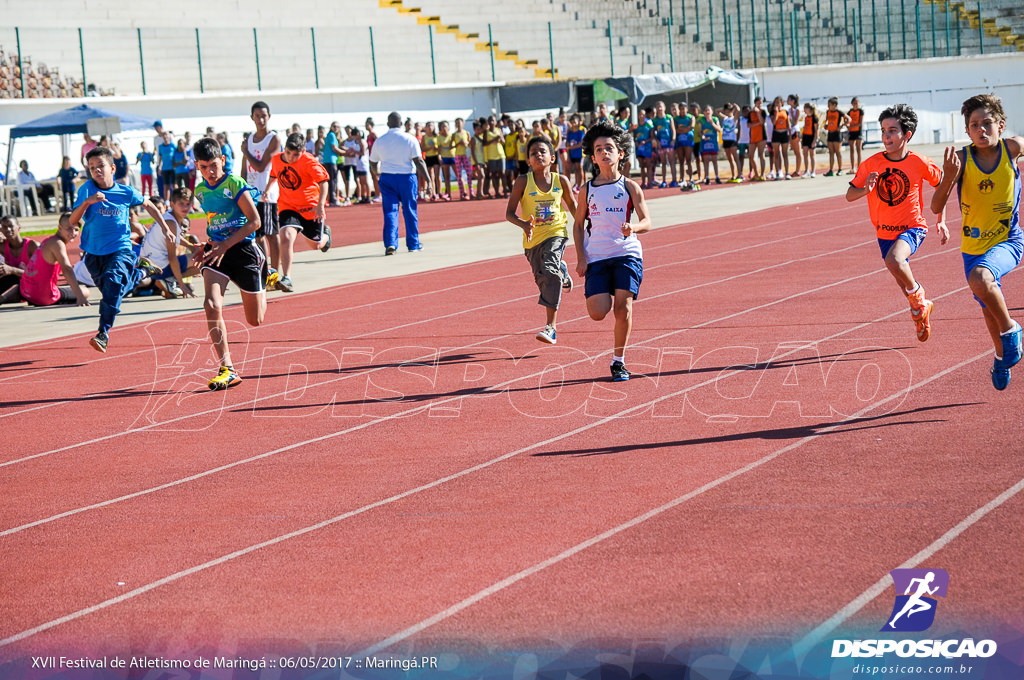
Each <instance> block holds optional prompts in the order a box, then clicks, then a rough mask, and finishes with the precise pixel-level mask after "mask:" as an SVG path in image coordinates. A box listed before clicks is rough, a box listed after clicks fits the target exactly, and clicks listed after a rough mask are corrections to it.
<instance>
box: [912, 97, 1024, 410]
mask: <svg viewBox="0 0 1024 680" xmlns="http://www.w3.org/2000/svg"><path fill="white" fill-rule="evenodd" d="M961 113H963V116H964V122H965V123H966V125H967V134H968V135H969V136H970V138H971V142H972V144H971V145H970V146H966V147H964V148H963V149H954V148H952V147H950V148H947V149H946V152H945V155H944V158H943V164H942V182H940V183H939V186H938V188H936V190H935V194H934V195H933V196H932V206H931V207H932V212H938V211H939V210H942V209H943V208H944V207H945V205H946V201H947V200H948V199H949V194H950V193H951V192H952V190H953V186H954V185H955V186H956V187H957V193H958V194H959V197H960V211H961V213H963V220H964V221H963V235H962V239H961V245H960V250H961V251H962V253H963V260H964V274H965V275H966V276H967V283H968V284H969V285H970V287H971V292H972V293H974V298H975V299H976V300H977V301H978V302H979V303H980V304H981V311H982V314H983V315H984V317H985V326H986V327H987V328H988V332H989V336H990V337H991V338H992V344H993V345H994V346H995V359H994V360H993V362H992V370H991V374H992V385H993V386H994V387H995V388H996V389H997V390H1005V389H1006V388H1007V387H1008V386H1009V384H1010V369H1011V368H1012V367H1013V366H1015V365H1016V364H1017V363H1018V362H1020V360H1021V326H1020V324H1019V323H1017V322H1016V321H1014V320H1013V318H1012V317H1011V316H1010V311H1009V309H1008V308H1007V305H1006V300H1005V298H1003V291H1002V286H1001V285H1000V279H1002V277H1003V276H1005V275H1006V274H1008V273H1010V271H1012V270H1013V269H1014V268H1015V267H1016V266H1017V265H1019V264H1020V261H1021V255H1022V254H1024V233H1022V231H1021V226H1020V199H1021V181H1020V170H1019V169H1018V168H1017V160H1018V159H1019V158H1020V157H1021V156H1022V155H1024V137H1007V138H1005V139H1003V138H1002V134H1003V131H1004V130H1005V129H1006V115H1005V114H1004V113H1003V104H1002V101H1001V100H1000V99H999V97H996V96H995V95H991V94H979V95H975V96H973V97H971V98H970V99H968V100H967V101H965V102H964V104H963V107H962V108H961Z"/></svg>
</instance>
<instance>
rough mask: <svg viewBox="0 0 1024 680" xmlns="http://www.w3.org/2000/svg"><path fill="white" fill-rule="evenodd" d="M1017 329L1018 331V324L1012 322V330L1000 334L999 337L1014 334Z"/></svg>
mask: <svg viewBox="0 0 1024 680" xmlns="http://www.w3.org/2000/svg"><path fill="white" fill-rule="evenodd" d="M1019 329H1020V324H1019V323H1017V322H1016V321H1014V322H1013V328H1011V329H1010V330H1008V331H1006V332H1005V333H1000V334H999V335H1000V336H1003V335H1009V334H1010V333H1016V332H1017V331H1018V330H1019Z"/></svg>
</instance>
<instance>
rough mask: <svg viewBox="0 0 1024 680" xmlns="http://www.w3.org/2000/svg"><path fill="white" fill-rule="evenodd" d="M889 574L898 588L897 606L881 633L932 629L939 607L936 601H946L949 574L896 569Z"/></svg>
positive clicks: (923, 570)
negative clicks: (941, 599) (942, 598)
mask: <svg viewBox="0 0 1024 680" xmlns="http://www.w3.org/2000/svg"><path fill="white" fill-rule="evenodd" d="M889 573H890V574H891V575H892V580H893V583H895V585H896V603H895V604H894V605H893V607H892V614H890V615H889V620H888V622H887V623H886V624H885V625H884V626H882V629H881V630H883V631H902V632H917V631H922V630H928V629H929V628H931V625H932V623H934V622H935V610H936V608H937V607H938V604H939V601H938V600H937V599H935V598H936V596H938V597H946V591H947V589H948V588H949V573H948V572H947V571H946V570H945V569H893V570H892V571H891V572H889ZM901 593H902V594H901Z"/></svg>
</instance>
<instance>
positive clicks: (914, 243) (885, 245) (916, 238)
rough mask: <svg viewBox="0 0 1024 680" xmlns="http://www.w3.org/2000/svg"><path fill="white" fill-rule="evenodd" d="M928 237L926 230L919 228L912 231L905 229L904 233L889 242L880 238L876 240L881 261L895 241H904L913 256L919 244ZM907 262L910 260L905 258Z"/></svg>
mask: <svg viewBox="0 0 1024 680" xmlns="http://www.w3.org/2000/svg"><path fill="white" fill-rule="evenodd" d="M927 235H928V230H927V229H921V228H920V227H914V228H913V229H907V230H906V231H905V232H903V233H902V234H900V235H899V236H897V237H896V238H894V239H892V240H889V239H884V238H880V239H878V248H879V250H881V251H882V259H883V260H884V259H885V258H886V257H887V256H888V255H889V251H890V250H891V249H892V247H893V246H894V245H895V244H896V241H906V242H907V244H908V245H909V246H910V254H911V255H913V254H914V253H916V252H917V249H918V248H920V247H921V243H923V242H924V237H925V236H927ZM907 262H910V258H909V257H908V258H907Z"/></svg>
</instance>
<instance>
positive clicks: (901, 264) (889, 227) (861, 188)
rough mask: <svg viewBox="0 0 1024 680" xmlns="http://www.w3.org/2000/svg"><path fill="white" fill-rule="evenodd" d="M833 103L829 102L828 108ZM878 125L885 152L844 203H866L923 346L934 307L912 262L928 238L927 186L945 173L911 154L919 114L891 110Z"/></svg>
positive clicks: (866, 167) (940, 228) (942, 232)
mask: <svg viewBox="0 0 1024 680" xmlns="http://www.w3.org/2000/svg"><path fill="white" fill-rule="evenodd" d="M832 101H833V100H830V101H829V105H830V106H832ZM878 122H879V123H880V124H881V126H882V143H883V144H884V145H885V151H883V152H881V153H876V154H875V155H874V156H871V157H870V158H868V159H867V160H866V161H864V162H863V163H861V164H860V168H858V169H857V175H856V176H855V177H854V178H853V181H851V182H850V188H849V189H847V190H846V200H848V201H856V200H857V199H858V198H862V197H864V196H867V197H868V209H869V210H870V213H871V222H872V223H873V224H874V225H875V233H876V235H877V237H878V246H879V248H880V249H881V251H882V257H883V258H884V259H885V266H886V268H887V269H888V270H889V273H891V274H892V275H893V278H895V279H896V282H897V283H898V284H899V285H900V290H902V291H903V292H904V295H906V296H907V300H908V301H909V302H910V315H911V317H912V318H913V320H914V326H915V328H916V330H917V339H918V340H920V341H921V342H924V341H925V340H927V339H928V337H929V335H930V334H931V328H932V327H931V313H932V309H933V307H934V305H933V304H932V301H931V300H927V299H925V296H924V288H922V287H921V284H920V283H918V282H917V280H916V279H915V278H914V274H913V272H912V271H911V269H910V257H911V255H913V254H914V253H915V252H916V251H917V249H918V248H919V247H920V245H921V243H922V242H923V241H924V237H925V236H926V235H927V234H928V223H927V222H926V221H925V219H924V215H923V214H922V205H923V187H924V184H923V183H924V182H925V181H927V182H928V183H929V184H931V185H932V186H937V185H938V184H939V181H940V180H941V179H942V171H941V170H940V169H939V166H937V165H936V164H935V163H933V162H932V161H931V160H929V159H928V158H925V157H924V156H920V155H918V154H916V153H914V152H913V151H908V150H907V144H909V143H910V139H911V137H913V136H914V131H915V130H917V114H916V113H914V110H913V109H912V108H910V107H909V106H907V105H906V104H897V105H896V106H892V107H889V108H887V109H886V110H885V111H882V115H880V116H879V117H878ZM936 214H937V215H938V219H937V222H936V225H935V230H936V231H937V232H938V233H939V236H940V238H941V243H942V244H943V245H945V243H946V241H948V240H949V231H948V230H947V229H946V225H945V208H940V210H939V211H938V212H937V213H936Z"/></svg>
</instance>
